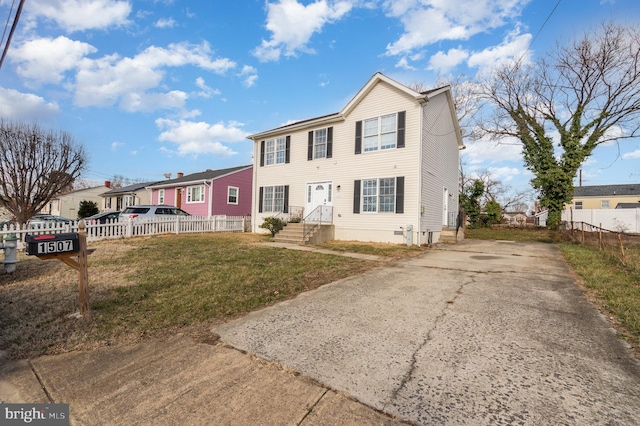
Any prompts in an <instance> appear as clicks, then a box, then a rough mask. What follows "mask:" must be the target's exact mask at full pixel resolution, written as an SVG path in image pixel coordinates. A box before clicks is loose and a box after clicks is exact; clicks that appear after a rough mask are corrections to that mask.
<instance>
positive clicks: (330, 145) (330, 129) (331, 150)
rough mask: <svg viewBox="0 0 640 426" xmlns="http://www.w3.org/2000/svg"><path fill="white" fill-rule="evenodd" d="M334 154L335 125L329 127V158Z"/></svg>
mask: <svg viewBox="0 0 640 426" xmlns="http://www.w3.org/2000/svg"><path fill="white" fill-rule="evenodd" d="M332 155H333V127H329V128H328V129H327V158H331V156H332Z"/></svg>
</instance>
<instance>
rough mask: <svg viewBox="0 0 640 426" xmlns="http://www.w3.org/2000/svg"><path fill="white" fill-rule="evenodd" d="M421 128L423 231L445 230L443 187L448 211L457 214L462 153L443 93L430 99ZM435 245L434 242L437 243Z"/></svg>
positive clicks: (426, 105)
mask: <svg viewBox="0 0 640 426" xmlns="http://www.w3.org/2000/svg"><path fill="white" fill-rule="evenodd" d="M423 120H424V122H423V126H422V141H423V148H422V149H423V153H422V170H423V175H422V194H421V197H420V198H421V201H420V202H421V204H422V206H424V214H422V221H421V227H420V231H421V232H424V233H427V232H437V233H439V232H440V231H441V230H442V227H443V225H442V223H443V209H444V206H443V193H444V188H447V189H448V190H449V193H450V194H452V196H451V197H450V198H449V212H450V213H451V212H456V213H457V211H458V179H459V177H458V167H459V150H458V141H457V138H456V134H455V126H454V123H453V120H452V117H451V113H450V110H449V103H448V101H447V97H446V95H445V94H444V93H443V94H441V95H438V96H436V97H435V98H433V99H431V100H430V101H429V102H428V103H427V104H425V106H424V108H423ZM434 242H435V241H434Z"/></svg>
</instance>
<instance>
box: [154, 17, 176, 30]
mask: <svg viewBox="0 0 640 426" xmlns="http://www.w3.org/2000/svg"><path fill="white" fill-rule="evenodd" d="M176 25H177V22H176V21H175V20H174V19H173V18H160V19H158V20H157V21H156V23H155V27H156V28H173V27H175V26H176Z"/></svg>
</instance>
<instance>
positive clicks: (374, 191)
mask: <svg viewBox="0 0 640 426" xmlns="http://www.w3.org/2000/svg"><path fill="white" fill-rule="evenodd" d="M353 212H354V213H360V212H362V213H404V176H398V177H390V178H376V179H362V180H356V181H354V185H353Z"/></svg>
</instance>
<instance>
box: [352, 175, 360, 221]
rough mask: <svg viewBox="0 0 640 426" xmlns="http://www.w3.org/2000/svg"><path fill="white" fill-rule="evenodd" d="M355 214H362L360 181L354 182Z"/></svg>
mask: <svg viewBox="0 0 640 426" xmlns="http://www.w3.org/2000/svg"><path fill="white" fill-rule="evenodd" d="M353 212H354V213H360V181H359V180H354V181H353Z"/></svg>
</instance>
